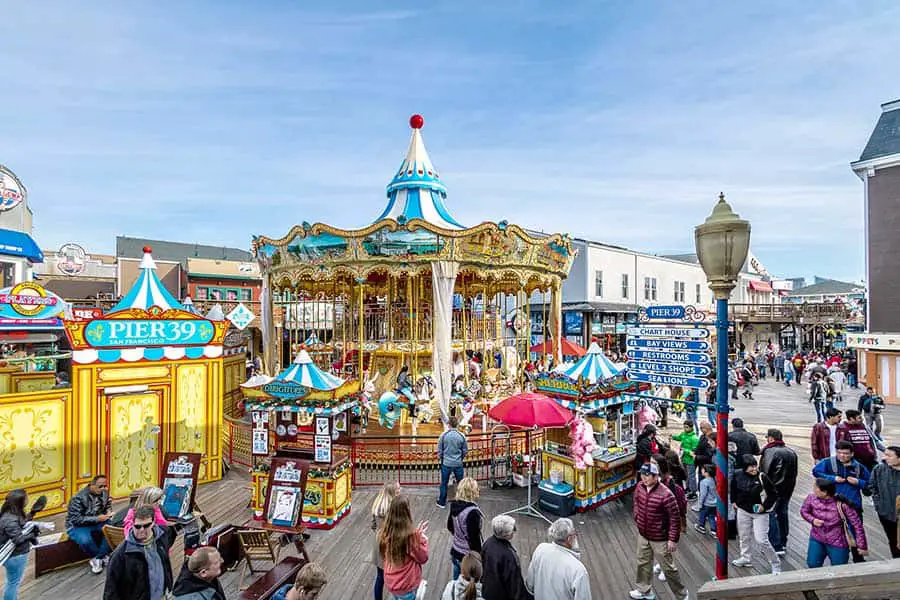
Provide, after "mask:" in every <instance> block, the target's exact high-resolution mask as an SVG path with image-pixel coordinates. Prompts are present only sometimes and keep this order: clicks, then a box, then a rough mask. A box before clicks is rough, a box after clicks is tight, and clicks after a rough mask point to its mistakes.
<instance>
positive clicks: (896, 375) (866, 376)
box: [846, 332, 900, 404]
mask: <svg viewBox="0 0 900 600" xmlns="http://www.w3.org/2000/svg"><path fill="white" fill-rule="evenodd" d="M846 342H847V347H848V348H850V349H855V350H856V352H857V356H858V359H859V360H858V365H859V367H858V369H859V381H860V384H862V385H866V386H872V387H873V388H874V389H875V393H876V394H878V395H879V396H881V397H882V398H884V401H885V402H887V403H889V404H900V334H896V333H850V332H847V333H846Z"/></svg>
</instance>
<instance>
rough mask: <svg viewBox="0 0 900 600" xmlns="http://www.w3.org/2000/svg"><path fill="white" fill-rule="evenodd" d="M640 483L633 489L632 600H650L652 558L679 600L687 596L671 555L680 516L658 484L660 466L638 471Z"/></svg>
mask: <svg viewBox="0 0 900 600" xmlns="http://www.w3.org/2000/svg"><path fill="white" fill-rule="evenodd" d="M640 477H641V481H640V483H638V485H637V487H636V488H635V490H634V522H635V523H636V524H637V528H638V549H637V560H638V565H637V589H634V590H631V592H630V593H629V596H630V597H631V598H633V599H634V600H652V599H654V598H656V595H655V594H654V593H653V589H652V585H651V584H652V581H653V556H654V554H655V555H656V556H657V558H658V559H659V563H660V565H661V566H662V571H663V573H665V575H666V582H667V583H668V584H669V588H670V589H671V590H672V593H673V594H674V595H675V598H677V599H678V600H687V599H688V597H689V595H688V591H687V589H686V588H685V587H684V584H682V583H681V575H679V573H678V569H677V568H676V567H675V560H674V559H673V557H672V554H673V553H674V552H675V548H676V545H677V544H678V539H679V537H680V536H681V513H680V512H679V510H678V502H677V501H676V500H675V495H674V494H672V491H671V490H669V488H667V487H666V486H664V485H662V484H661V483H660V481H659V467H657V466H656V465H654V464H653V463H647V464H645V465H643V466H642V467H641V469H640Z"/></svg>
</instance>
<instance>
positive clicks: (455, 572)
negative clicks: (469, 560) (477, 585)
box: [450, 554, 462, 581]
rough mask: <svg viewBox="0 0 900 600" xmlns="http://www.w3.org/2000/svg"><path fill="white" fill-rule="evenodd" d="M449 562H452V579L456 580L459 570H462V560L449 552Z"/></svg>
mask: <svg viewBox="0 0 900 600" xmlns="http://www.w3.org/2000/svg"><path fill="white" fill-rule="evenodd" d="M450 562H452V563H453V581H456V580H457V579H459V574H460V572H462V560H461V559H459V558H456V557H455V556H453V555H452V554H451V555H450Z"/></svg>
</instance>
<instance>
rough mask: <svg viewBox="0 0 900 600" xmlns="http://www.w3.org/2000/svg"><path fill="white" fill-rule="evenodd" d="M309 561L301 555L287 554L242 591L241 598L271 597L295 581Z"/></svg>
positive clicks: (259, 599)
mask: <svg viewBox="0 0 900 600" xmlns="http://www.w3.org/2000/svg"><path fill="white" fill-rule="evenodd" d="M306 563H307V561H306V560H304V559H303V558H301V557H299V556H286V557H284V558H282V559H281V560H280V561H279V562H278V564H276V565H275V566H274V567H272V568H271V569H270V570H268V571H266V573H265V574H263V575H262V576H261V577H260V578H259V579H257V580H256V581H254V582H253V583H252V584H251V585H250V587H248V588H247V589H246V590H244V591H242V592H241V595H240V596H238V598H239V600H266V599H267V598H271V597H272V596H273V595H274V594H275V592H277V591H278V590H279V589H280V588H281V586H283V585H286V584H288V583H294V580H295V579H296V578H297V573H298V572H299V571H300V569H301V567H303V565H305V564H306Z"/></svg>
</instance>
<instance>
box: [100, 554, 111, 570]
mask: <svg viewBox="0 0 900 600" xmlns="http://www.w3.org/2000/svg"><path fill="white" fill-rule="evenodd" d="M108 564H109V554H107V555H106V556H104V557H103V558H101V559H100V565H101V566H102V567H103V568H104V569H105V568H106V566H107V565H108Z"/></svg>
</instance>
